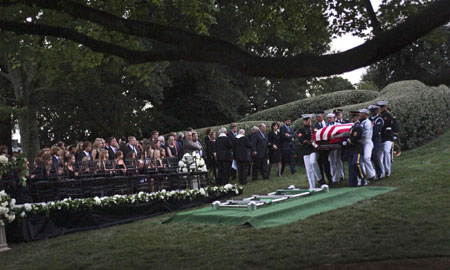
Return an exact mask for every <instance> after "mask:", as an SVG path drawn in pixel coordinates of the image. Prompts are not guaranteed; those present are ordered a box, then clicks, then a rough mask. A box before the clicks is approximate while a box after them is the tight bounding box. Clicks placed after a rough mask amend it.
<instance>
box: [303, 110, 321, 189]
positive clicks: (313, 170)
mask: <svg viewBox="0 0 450 270" xmlns="http://www.w3.org/2000/svg"><path fill="white" fill-rule="evenodd" d="M311 117H312V114H303V115H302V118H303V125H304V127H302V128H300V129H299V131H298V134H297V137H298V140H299V142H300V144H301V145H302V146H303V147H302V153H303V162H304V163H305V168H306V175H307V176H308V181H309V188H310V189H312V188H315V187H316V179H317V181H318V183H319V185H321V184H324V181H323V180H322V174H321V173H320V169H319V164H318V163H317V155H316V152H315V149H314V147H313V146H312V143H313V141H312V135H313V134H314V129H313V127H312V120H311Z"/></svg>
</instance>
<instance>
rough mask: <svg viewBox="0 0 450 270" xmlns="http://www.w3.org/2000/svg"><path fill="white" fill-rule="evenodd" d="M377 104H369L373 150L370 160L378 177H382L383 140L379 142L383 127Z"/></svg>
mask: <svg viewBox="0 0 450 270" xmlns="http://www.w3.org/2000/svg"><path fill="white" fill-rule="evenodd" d="M379 108H380V107H378V106H377V105H370V106H369V108H368V109H369V111H370V117H369V120H370V121H371V122H372V126H373V133H372V142H373V151H372V161H373V164H374V167H375V172H376V174H377V178H378V179H382V178H383V177H384V172H385V170H384V165H383V142H381V129H382V128H383V124H384V121H383V118H381V116H380V115H379V114H378V109H379Z"/></svg>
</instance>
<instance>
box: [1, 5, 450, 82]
mask: <svg viewBox="0 0 450 270" xmlns="http://www.w3.org/2000/svg"><path fill="white" fill-rule="evenodd" d="M366 1H367V2H369V4H370V1H369V0H366ZM367 2H366V6H367V10H368V14H369V19H370V20H371V25H372V27H373V29H374V31H375V32H374V33H375V34H376V35H375V37H373V38H372V39H370V40H368V41H366V42H365V43H364V44H362V45H360V46H357V47H355V48H352V49H350V50H347V51H344V52H340V53H335V54H329V55H320V56H317V55H305V54H300V55H297V56H289V57H261V56H257V55H254V54H253V53H251V52H248V51H246V50H244V49H242V48H240V47H239V46H237V45H235V44H232V43H230V42H228V41H225V40H222V39H219V38H215V37H210V36H204V35H199V34H195V33H191V32H188V31H184V30H181V29H177V28H173V27H170V26H164V25H159V24H156V23H150V22H143V21H136V20H128V19H124V18H121V17H118V16H115V15H113V14H110V13H107V12H105V11H101V10H98V9H94V8H91V7H88V6H84V5H81V4H78V3H75V2H72V1H59V2H58V3H57V4H55V2H54V1H50V0H35V1H24V2H22V3H23V4H27V5H36V6H38V7H40V8H43V9H51V10H57V11H60V12H64V13H66V14H68V15H70V16H72V17H73V18H76V19H83V20H87V21H90V22H92V23H96V24H98V25H101V26H102V27H104V28H106V29H108V30H111V31H117V32H120V33H123V34H127V35H134V36H139V37H144V38H148V39H151V40H156V41H159V42H162V43H165V44H169V45H171V46H169V47H175V49H165V50H158V51H156V50H150V51H139V50H132V49H129V48H126V47H123V46H119V45H116V44H113V43H109V42H105V41H101V40H97V39H94V38H92V37H89V36H87V35H85V34H82V33H79V32H77V31H75V30H72V29H68V28H64V27H56V26H49V25H42V24H34V23H17V22H10V21H5V20H0V29H2V30H6V31H12V32H16V33H19V34H33V35H49V36H55V37H61V38H66V39H69V40H72V41H74V42H77V43H80V44H83V45H84V46H86V47H88V48H90V49H91V50H93V51H96V52H100V53H106V54H111V55H115V56H118V57H121V58H123V59H125V60H126V61H128V62H129V63H132V64H136V63H143V62H156V61H179V60H182V61H188V62H208V63H216V64H222V65H226V66H229V67H232V68H235V69H237V70H239V71H240V72H242V73H243V74H246V75H250V76H264V77H270V78H294V77H311V76H329V75H333V74H340V73H344V72H347V71H351V70H354V69H357V68H360V67H364V66H367V65H370V64H373V63H375V62H377V61H378V60H381V59H383V58H385V57H387V56H389V55H390V54H392V53H394V52H396V51H398V50H400V49H402V48H403V47H405V46H407V45H408V44H410V43H412V42H414V41H415V40H417V39H419V38H420V37H422V36H424V35H426V34H427V33H429V32H431V31H432V30H434V29H435V28H437V27H439V26H441V25H444V24H446V23H447V22H448V21H449V20H450V1H448V0H438V1H434V2H432V3H430V4H429V5H428V6H426V7H424V8H423V9H422V11H421V12H419V13H417V14H415V15H412V16H410V17H409V18H407V19H406V20H405V21H404V22H403V23H401V24H399V25H397V26H396V27H395V28H392V29H391V30H387V31H384V32H382V31H381V29H380V27H379V22H378V21H377V20H376V16H375V13H374V12H373V8H372V6H371V5H370V7H369V6H368V3H367ZM5 3H6V4H5ZM7 4H8V2H3V3H0V5H7ZM374 16H375V17H374Z"/></svg>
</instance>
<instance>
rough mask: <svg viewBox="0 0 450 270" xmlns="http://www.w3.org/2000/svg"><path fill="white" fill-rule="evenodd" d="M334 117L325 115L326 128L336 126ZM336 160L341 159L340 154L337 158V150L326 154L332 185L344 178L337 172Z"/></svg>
mask: <svg viewBox="0 0 450 270" xmlns="http://www.w3.org/2000/svg"><path fill="white" fill-rule="evenodd" d="M335 117H336V115H335V114H334V113H329V114H327V126H334V125H336V124H337V123H336V122H335ZM338 159H339V160H340V159H341V156H340V153H339V157H338V150H337V149H336V150H331V151H330V153H329V154H328V162H329V163H330V172H331V178H332V181H333V183H337V182H338V179H339V178H344V175H340V172H338V165H337V163H338ZM341 164H342V162H341Z"/></svg>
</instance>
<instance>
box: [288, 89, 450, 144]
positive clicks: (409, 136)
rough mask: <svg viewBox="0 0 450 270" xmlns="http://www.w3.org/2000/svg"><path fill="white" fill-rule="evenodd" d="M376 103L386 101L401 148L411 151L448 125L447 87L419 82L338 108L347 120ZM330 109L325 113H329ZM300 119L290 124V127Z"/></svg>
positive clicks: (448, 92)
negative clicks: (398, 130)
mask: <svg viewBox="0 0 450 270" xmlns="http://www.w3.org/2000/svg"><path fill="white" fill-rule="evenodd" d="M379 100H387V101H388V102H389V105H388V107H389V108H390V109H391V114H392V115H393V116H394V117H396V118H397V121H398V123H399V125H400V132H399V137H400V144H401V147H402V149H411V148H414V147H417V146H420V145H423V144H424V143H426V142H428V141H430V140H432V139H434V138H435V137H436V136H438V135H439V134H441V133H443V132H444V131H445V130H447V129H448V127H449V125H450V88H448V87H447V86H445V85H441V86H439V87H431V86H426V85H425V84H423V83H421V82H419V81H401V82H396V83H392V84H390V85H388V86H386V87H385V88H384V89H383V90H382V91H381V94H380V96H379V97H378V98H376V99H374V100H371V101H370V102H364V103H359V104H354V105H348V106H344V107H342V109H343V110H344V114H345V116H346V117H348V112H349V111H351V110H359V109H362V108H367V107H368V106H369V105H370V104H375V103H376V102H377V101H379ZM333 109H334V108H330V109H328V110H327V112H330V111H333ZM301 125H302V119H297V120H296V121H294V128H299V127H300V126H301Z"/></svg>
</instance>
